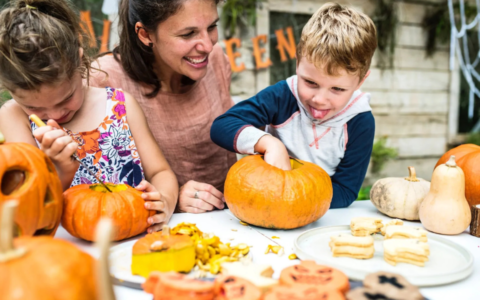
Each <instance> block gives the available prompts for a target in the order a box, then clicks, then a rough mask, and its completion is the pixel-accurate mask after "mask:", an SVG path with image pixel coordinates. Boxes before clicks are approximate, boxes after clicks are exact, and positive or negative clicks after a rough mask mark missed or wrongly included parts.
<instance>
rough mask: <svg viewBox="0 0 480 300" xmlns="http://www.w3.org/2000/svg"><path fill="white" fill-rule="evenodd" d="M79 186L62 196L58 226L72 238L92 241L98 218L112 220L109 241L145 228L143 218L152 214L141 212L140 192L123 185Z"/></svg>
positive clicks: (143, 204)
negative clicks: (111, 234) (63, 205)
mask: <svg viewBox="0 0 480 300" xmlns="http://www.w3.org/2000/svg"><path fill="white" fill-rule="evenodd" d="M106 185H107V186H108V188H109V189H110V190H111V191H112V192H111V193H110V192H108V191H107V190H106V189H105V187H103V186H102V185H101V184H94V185H88V184H80V185H77V186H74V187H72V188H69V189H68V190H66V191H65V193H64V198H65V208H64V212H63V216H62V226H63V227H64V228H65V229H66V230H67V231H68V233H70V234H71V235H73V236H74V237H78V238H81V239H84V240H87V241H93V240H94V238H95V236H94V235H95V227H96V226H97V222H98V221H99V220H100V218H102V217H106V218H109V219H111V220H112V222H113V230H114V234H113V236H112V239H113V241H119V240H123V239H127V238H129V237H132V236H135V235H138V234H140V233H142V232H144V231H145V230H146V229H147V228H148V226H149V225H148V223H147V219H148V217H150V216H153V215H154V214H155V211H150V210H147V209H145V200H144V199H143V198H142V197H141V195H142V192H140V191H138V190H136V189H134V188H132V187H130V186H128V185H126V184H111V183H107V184H106Z"/></svg>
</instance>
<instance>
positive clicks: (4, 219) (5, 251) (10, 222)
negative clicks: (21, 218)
mask: <svg viewBox="0 0 480 300" xmlns="http://www.w3.org/2000/svg"><path fill="white" fill-rule="evenodd" d="M17 207H18V202H17V201H15V200H10V201H6V202H4V204H3V206H2V215H1V216H0V218H1V219H0V262H4V261H9V260H12V259H15V258H17V257H20V256H22V255H23V254H25V252H26V250H25V249H23V248H20V249H15V247H14V246H13V227H14V224H15V211H16V210H17Z"/></svg>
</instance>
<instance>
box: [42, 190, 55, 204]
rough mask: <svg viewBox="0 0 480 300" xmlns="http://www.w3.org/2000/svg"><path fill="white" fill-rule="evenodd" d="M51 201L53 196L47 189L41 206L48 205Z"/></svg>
mask: <svg viewBox="0 0 480 300" xmlns="http://www.w3.org/2000/svg"><path fill="white" fill-rule="evenodd" d="M53 201H54V199H53V194H52V192H51V191H50V188H48V187H47V191H46V192H45V198H44V199H43V206H45V205H47V204H48V203H52V202H53Z"/></svg>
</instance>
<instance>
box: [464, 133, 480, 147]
mask: <svg viewBox="0 0 480 300" xmlns="http://www.w3.org/2000/svg"><path fill="white" fill-rule="evenodd" d="M465 143H466V144H475V145H478V146H480V132H474V133H470V134H469V135H467V140H466V141H465Z"/></svg>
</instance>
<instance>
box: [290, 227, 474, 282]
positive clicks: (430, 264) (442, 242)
mask: <svg viewBox="0 0 480 300" xmlns="http://www.w3.org/2000/svg"><path fill="white" fill-rule="evenodd" d="M339 233H350V226H348V225H344V226H329V227H321V228H315V229H311V230H308V231H305V232H304V233H302V234H301V235H299V236H298V237H297V239H296V240H295V250H296V252H295V253H296V254H297V256H298V257H300V258H301V259H311V260H314V261H316V262H317V263H319V264H325V265H329V266H331V267H333V268H337V269H339V270H341V271H343V272H344V273H345V274H346V275H347V276H348V277H349V278H350V279H353V280H363V279H364V278H365V276H366V275H367V274H369V273H373V272H377V271H387V272H392V273H398V274H401V275H403V276H404V277H405V278H407V280H408V281H409V282H410V283H412V284H414V285H416V286H433V285H441V284H447V283H451V282H455V281H459V280H462V279H464V278H466V277H468V276H469V275H470V274H471V273H472V272H473V256H472V254H471V253H470V252H469V251H468V250H466V249H465V248H463V247H462V246H460V245H458V244H456V243H453V242H451V241H449V240H447V239H445V238H441V237H438V236H435V235H433V234H430V233H428V234H427V236H428V244H429V245H430V256H429V261H427V262H426V263H425V266H424V267H418V266H415V265H411V264H406V263H398V264H397V265H396V266H392V265H390V264H388V263H387V262H386V261H385V260H384V259H383V243H382V242H383V236H382V235H380V234H376V235H374V236H373V237H374V240H375V245H374V246H375V254H374V256H373V258H370V259H354V258H350V257H333V256H332V252H331V250H330V247H329V246H328V243H329V242H330V236H332V235H336V234H339Z"/></svg>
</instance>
